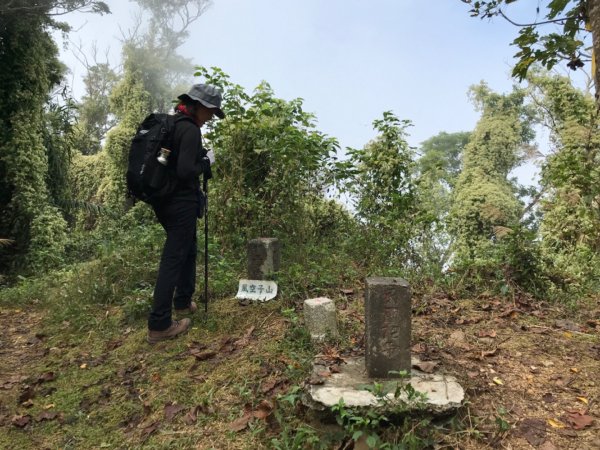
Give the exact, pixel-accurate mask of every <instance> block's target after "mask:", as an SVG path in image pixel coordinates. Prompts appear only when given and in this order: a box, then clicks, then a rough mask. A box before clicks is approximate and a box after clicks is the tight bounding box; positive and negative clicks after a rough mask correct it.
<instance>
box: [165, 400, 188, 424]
mask: <svg viewBox="0 0 600 450" xmlns="http://www.w3.org/2000/svg"><path fill="white" fill-rule="evenodd" d="M184 409H185V406H183V405H176V404H171V403H168V404H166V405H165V409H164V411H165V420H167V421H168V422H170V421H171V420H173V418H174V417H175V416H176V415H177V414H179V413H180V412H181V411H183V410H184Z"/></svg>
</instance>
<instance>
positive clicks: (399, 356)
mask: <svg viewBox="0 0 600 450" xmlns="http://www.w3.org/2000/svg"><path fill="white" fill-rule="evenodd" d="M411 312H412V311H411V302H410V286H409V285H408V283H407V282H406V281H405V280H403V279H401V278H367V280H366V292H365V335H366V339H365V347H366V348H365V356H366V358H365V360H366V367H367V375H368V376H369V377H373V378H392V377H395V376H397V375H393V374H390V373H389V372H390V371H396V372H397V371H400V370H405V371H407V372H408V373H410V371H411V361H410V337H411Z"/></svg>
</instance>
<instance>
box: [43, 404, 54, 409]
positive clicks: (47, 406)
mask: <svg viewBox="0 0 600 450" xmlns="http://www.w3.org/2000/svg"><path fill="white" fill-rule="evenodd" d="M54 406H55V405H54V403H50V404H49V405H46V406H44V409H52V408H54Z"/></svg>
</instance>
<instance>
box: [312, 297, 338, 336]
mask: <svg viewBox="0 0 600 450" xmlns="http://www.w3.org/2000/svg"><path fill="white" fill-rule="evenodd" d="M304 323H305V324H306V328H308V331H309V333H310V337H311V338H312V339H313V340H314V341H322V340H324V339H325V338H326V337H327V336H331V337H337V336H338V330H337V319H336V316H335V303H334V302H333V300H331V299H329V298H326V297H318V298H311V299H309V300H305V301H304Z"/></svg>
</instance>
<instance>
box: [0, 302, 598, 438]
mask: <svg viewBox="0 0 600 450" xmlns="http://www.w3.org/2000/svg"><path fill="white" fill-rule="evenodd" d="M340 298H341V299H342V300H340V301H338V302H337V304H338V308H339V315H340V320H341V321H342V322H343V323H344V324H345V326H348V324H352V323H355V324H357V326H356V327H355V333H356V335H355V336H354V337H353V338H351V341H352V342H354V344H356V346H358V347H360V345H361V339H362V336H361V329H362V328H361V324H362V322H363V321H362V317H361V315H362V314H361V312H360V311H361V308H360V307H358V306H357V305H359V304H360V302H359V301H358V298H359V296H358V295H357V297H356V298H353V296H352V295H341V297H340ZM275 318H276V316H272V318H271V319H275ZM42 319H43V313H42V312H39V311H38V312H28V311H24V310H14V309H13V310H6V309H5V310H3V311H0V321H1V322H2V323H3V324H5V327H4V332H3V333H2V334H0V427H8V428H11V427H15V428H21V427H24V426H26V425H27V424H25V425H23V424H22V423H21V422H20V421H22V420H27V419H23V416H22V415H19V414H18V411H17V410H23V408H26V407H27V402H28V401H29V399H28V398H27V397H28V396H27V392H28V386H31V385H36V386H40V385H42V384H43V383H44V382H45V381H49V380H44V379H43V377H44V376H46V377H52V374H41V375H39V374H38V373H37V372H36V375H35V376H34V377H33V378H32V373H33V371H32V368H33V367H36V368H39V367H40V366H43V364H40V362H43V360H44V358H47V357H48V355H49V354H51V353H52V349H51V348H49V346H48V345H47V337H46V336H44V335H43V333H41V332H40V331H39V330H40V329H41V328H40V324H41V323H42ZM281 320H283V319H281ZM413 344H414V345H413V347H412V349H413V353H414V354H416V355H418V356H419V358H420V359H421V360H422V361H432V362H435V363H436V364H432V365H430V370H433V372H435V373H447V374H451V375H454V376H456V377H457V378H458V380H459V382H460V383H461V384H462V385H463V387H464V388H465V392H466V398H467V400H466V402H465V406H464V408H463V409H462V411H461V412H460V413H459V418H460V421H461V423H462V431H458V432H455V433H454V434H453V435H451V436H449V437H448V440H447V444H446V447H445V448H460V449H482V448H503V449H532V448H535V449H541V450H552V449H580V450H592V449H600V406H599V401H600V299H597V300H595V301H590V302H588V303H587V304H586V305H585V306H584V307H580V308H579V309H578V311H577V312H576V313H574V312H570V311H567V310H566V309H564V308H562V307H559V306H555V305H548V304H543V303H542V304H539V303H534V302H532V301H528V300H526V299H516V300H515V301H514V302H507V301H506V300H498V299H495V298H493V297H485V296H483V297H479V298H477V299H470V300H455V299H452V298H449V297H448V296H446V295H433V296H423V297H421V298H418V299H415V300H414V308H413ZM340 350H341V353H340V354H343V351H344V349H340ZM431 366H434V367H433V368H432V369H431ZM38 372H39V370H38ZM17 406H18V408H17ZM51 416H52V410H49V412H48V414H47V417H46V420H52V419H53V417H51ZM29 420H34V419H31V418H30V419H29ZM35 420H36V421H37V420H45V419H44V417H41V418H40V417H37V418H35ZM347 448H350V447H347Z"/></svg>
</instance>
